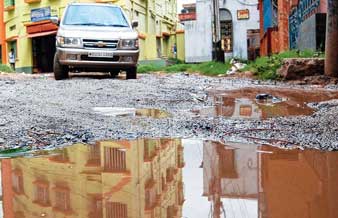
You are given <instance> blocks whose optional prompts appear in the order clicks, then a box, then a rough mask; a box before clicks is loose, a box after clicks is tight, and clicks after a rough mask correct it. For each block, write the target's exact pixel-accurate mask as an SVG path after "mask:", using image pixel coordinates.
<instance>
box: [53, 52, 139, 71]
mask: <svg viewBox="0 0 338 218" xmlns="http://www.w3.org/2000/svg"><path fill="white" fill-rule="evenodd" d="M56 52H57V56H58V59H59V62H60V63H61V64H62V65H68V66H72V67H87V66H88V67H98V68H100V67H103V68H104V67H121V68H123V67H131V66H136V65H137V61H138V57H139V50H113V51H109V50H104V49H90V50H89V49H76V48H57V51H56ZM95 52H111V53H113V57H109V58H107V57H89V53H95Z"/></svg>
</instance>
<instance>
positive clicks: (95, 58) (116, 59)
mask: <svg viewBox="0 0 338 218" xmlns="http://www.w3.org/2000/svg"><path fill="white" fill-rule="evenodd" d="M119 59H120V56H114V57H112V58H103V57H88V55H81V60H83V61H112V62H117V61H119Z"/></svg>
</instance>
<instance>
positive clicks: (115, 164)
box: [104, 147, 127, 172]
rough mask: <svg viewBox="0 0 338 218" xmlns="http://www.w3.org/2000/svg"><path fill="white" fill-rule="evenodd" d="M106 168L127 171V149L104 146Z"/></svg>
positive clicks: (113, 170)
mask: <svg viewBox="0 0 338 218" xmlns="http://www.w3.org/2000/svg"><path fill="white" fill-rule="evenodd" d="M104 169H105V170H107V171H112V172H124V171H126V169H127V167H126V151H125V150H123V149H121V148H109V147H105V148H104Z"/></svg>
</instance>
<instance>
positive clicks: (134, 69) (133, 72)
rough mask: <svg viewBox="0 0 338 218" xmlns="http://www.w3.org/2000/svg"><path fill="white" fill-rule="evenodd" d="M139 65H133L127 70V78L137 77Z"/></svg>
mask: <svg viewBox="0 0 338 218" xmlns="http://www.w3.org/2000/svg"><path fill="white" fill-rule="evenodd" d="M136 77H137V67H131V68H129V69H128V70H127V79H136Z"/></svg>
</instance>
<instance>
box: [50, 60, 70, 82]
mask: <svg viewBox="0 0 338 218" xmlns="http://www.w3.org/2000/svg"><path fill="white" fill-rule="evenodd" d="M53 69H54V78H55V80H63V79H68V78H69V70H68V67H67V66H63V65H61V64H60V62H59V59H58V57H57V55H56V54H55V56H54V65H53Z"/></svg>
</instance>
